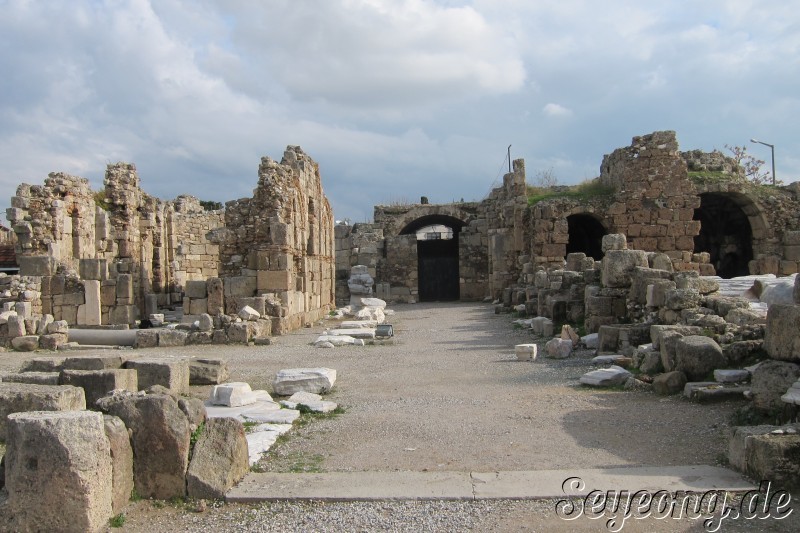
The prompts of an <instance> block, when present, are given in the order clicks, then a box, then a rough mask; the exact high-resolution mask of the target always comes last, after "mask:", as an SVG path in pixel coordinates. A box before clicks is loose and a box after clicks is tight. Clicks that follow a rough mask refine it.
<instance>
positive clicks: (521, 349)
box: [514, 344, 538, 361]
mask: <svg viewBox="0 0 800 533" xmlns="http://www.w3.org/2000/svg"><path fill="white" fill-rule="evenodd" d="M537 349H538V348H537V346H536V345H535V344H517V345H516V346H514V353H515V354H516V356H517V360H518V361H535V360H536V350H537Z"/></svg>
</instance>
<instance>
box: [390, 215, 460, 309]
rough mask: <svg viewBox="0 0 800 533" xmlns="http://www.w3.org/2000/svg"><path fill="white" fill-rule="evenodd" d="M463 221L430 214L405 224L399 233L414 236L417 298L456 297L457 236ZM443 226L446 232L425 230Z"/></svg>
mask: <svg viewBox="0 0 800 533" xmlns="http://www.w3.org/2000/svg"><path fill="white" fill-rule="evenodd" d="M463 226H464V222H463V221H462V220H460V219H458V218H455V217H452V216H449V215H440V214H431V215H424V216H421V217H419V218H417V219H415V220H413V221H412V222H410V223H408V224H407V225H406V226H405V227H404V228H403V229H402V230H401V231H400V234H401V235H412V234H414V235H416V236H417V273H418V290H419V300H420V301H422V302H426V301H427V302H430V301H447V300H458V299H459V297H460V285H459V283H460V276H459V248H458V237H459V233H460V232H461V228H462V227H463ZM437 227H443V228H446V229H448V230H450V231H446V230H445V231H425V230H426V229H428V228H437Z"/></svg>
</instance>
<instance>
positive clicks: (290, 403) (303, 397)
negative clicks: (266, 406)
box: [280, 392, 322, 409]
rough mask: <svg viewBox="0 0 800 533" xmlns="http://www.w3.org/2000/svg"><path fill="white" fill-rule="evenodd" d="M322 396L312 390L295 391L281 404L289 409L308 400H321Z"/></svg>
mask: <svg viewBox="0 0 800 533" xmlns="http://www.w3.org/2000/svg"><path fill="white" fill-rule="evenodd" d="M321 401H322V396H320V395H319V394H314V393H312V392H295V393H294V394H292V395H291V396H289V398H287V399H285V400H281V401H280V404H281V405H282V406H284V407H287V408H289V409H296V408H297V406H298V405H299V404H301V403H307V402H321Z"/></svg>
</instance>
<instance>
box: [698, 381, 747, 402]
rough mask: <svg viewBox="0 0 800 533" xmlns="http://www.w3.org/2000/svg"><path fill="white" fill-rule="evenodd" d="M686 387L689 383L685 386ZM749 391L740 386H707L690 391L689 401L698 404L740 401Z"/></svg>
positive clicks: (718, 384) (719, 384)
mask: <svg viewBox="0 0 800 533" xmlns="http://www.w3.org/2000/svg"><path fill="white" fill-rule="evenodd" d="M686 385H687V386H688V385H689V383H687V384H686ZM747 390H749V389H748V388H747V387H745V386H742V385H739V386H737V385H727V386H726V385H723V384H721V383H717V384H716V385H708V386H706V387H698V388H695V389H694V390H693V391H692V394H691V397H690V398H691V399H692V400H696V401H698V402H700V403H710V402H722V401H726V400H741V399H743V398H744V394H745V392H746V391H747Z"/></svg>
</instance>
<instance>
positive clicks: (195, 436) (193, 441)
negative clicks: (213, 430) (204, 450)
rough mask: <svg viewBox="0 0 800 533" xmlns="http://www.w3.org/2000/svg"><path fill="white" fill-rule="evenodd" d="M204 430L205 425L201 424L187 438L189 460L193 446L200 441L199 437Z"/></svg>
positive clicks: (192, 452)
mask: <svg viewBox="0 0 800 533" xmlns="http://www.w3.org/2000/svg"><path fill="white" fill-rule="evenodd" d="M205 428H206V423H205V422H203V423H201V424H200V425H199V426H197V429H195V430H194V431H192V434H191V436H190V437H189V460H191V459H192V454H194V446H195V444H197V441H198V440H199V439H200V435H202V434H203V430H204V429H205Z"/></svg>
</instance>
